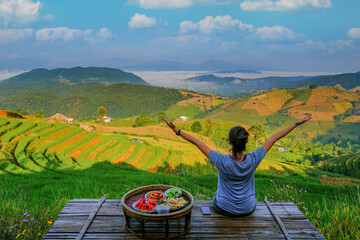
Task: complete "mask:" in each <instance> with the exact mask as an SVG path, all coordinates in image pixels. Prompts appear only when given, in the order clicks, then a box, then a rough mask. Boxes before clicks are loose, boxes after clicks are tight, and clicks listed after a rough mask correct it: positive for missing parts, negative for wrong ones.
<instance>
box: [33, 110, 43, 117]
mask: <svg viewBox="0 0 360 240" xmlns="http://www.w3.org/2000/svg"><path fill="white" fill-rule="evenodd" d="M34 115H35V117H37V118H44V117H45V113H44V111H43V110H35V111H34Z"/></svg>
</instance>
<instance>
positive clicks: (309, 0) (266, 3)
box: [240, 0, 331, 11]
mask: <svg viewBox="0 0 360 240" xmlns="http://www.w3.org/2000/svg"><path fill="white" fill-rule="evenodd" d="M240 7H241V8H242V9H243V10H246V11H257V10H262V11H289V10H290V11H291V10H297V9H300V8H315V9H319V8H330V7H331V0H277V1H271V0H255V1H250V0H245V1H244V2H243V3H241V4H240Z"/></svg>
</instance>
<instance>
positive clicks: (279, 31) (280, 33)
mask: <svg viewBox="0 0 360 240" xmlns="http://www.w3.org/2000/svg"><path fill="white" fill-rule="evenodd" d="M304 37H305V36H304V35H303V34H296V33H294V32H293V31H292V30H291V29H289V28H286V27H283V26H273V27H268V26H265V27H261V28H258V29H256V32H255V33H254V34H253V35H252V36H250V38H257V39H260V40H261V41H282V40H300V39H303V38H304Z"/></svg>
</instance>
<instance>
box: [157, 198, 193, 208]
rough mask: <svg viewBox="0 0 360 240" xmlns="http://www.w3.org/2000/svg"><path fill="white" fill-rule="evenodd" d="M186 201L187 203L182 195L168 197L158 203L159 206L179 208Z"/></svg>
mask: <svg viewBox="0 0 360 240" xmlns="http://www.w3.org/2000/svg"><path fill="white" fill-rule="evenodd" d="M186 203H187V201H186V200H185V199H184V198H183V197H181V198H168V199H166V200H165V202H163V203H162V204H160V206H168V207H170V209H177V208H181V207H183V206H185V204H186Z"/></svg>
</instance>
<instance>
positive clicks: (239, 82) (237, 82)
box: [232, 79, 242, 85]
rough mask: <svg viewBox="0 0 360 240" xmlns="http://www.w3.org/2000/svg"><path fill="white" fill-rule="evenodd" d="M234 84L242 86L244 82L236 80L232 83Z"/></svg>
mask: <svg viewBox="0 0 360 240" xmlns="http://www.w3.org/2000/svg"><path fill="white" fill-rule="evenodd" d="M232 83H233V84H237V85H239V84H241V83H242V82H241V80H240V79H235V80H234V81H232Z"/></svg>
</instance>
